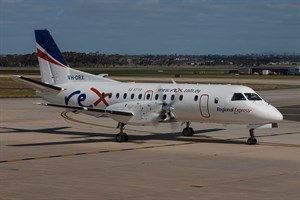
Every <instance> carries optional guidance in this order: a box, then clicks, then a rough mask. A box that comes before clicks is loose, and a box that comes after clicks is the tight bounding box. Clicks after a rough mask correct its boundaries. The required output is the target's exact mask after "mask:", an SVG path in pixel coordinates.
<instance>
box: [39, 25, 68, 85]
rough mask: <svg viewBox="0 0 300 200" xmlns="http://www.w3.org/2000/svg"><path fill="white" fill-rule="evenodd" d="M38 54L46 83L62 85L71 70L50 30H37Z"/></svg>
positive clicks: (43, 79)
mask: <svg viewBox="0 0 300 200" xmlns="http://www.w3.org/2000/svg"><path fill="white" fill-rule="evenodd" d="M35 39H36V47H37V54H38V60H39V66H40V72H41V78H42V81H43V82H44V83H48V84H52V85H55V84H60V83H64V82H66V81H65V80H64V79H65V77H66V76H67V75H68V74H69V68H68V66H67V64H66V62H65V60H64V58H63V56H62V54H61V52H60V50H59V49H58V47H57V45H56V43H55V41H54V40H53V38H52V36H51V35H50V33H49V31H48V30H35Z"/></svg>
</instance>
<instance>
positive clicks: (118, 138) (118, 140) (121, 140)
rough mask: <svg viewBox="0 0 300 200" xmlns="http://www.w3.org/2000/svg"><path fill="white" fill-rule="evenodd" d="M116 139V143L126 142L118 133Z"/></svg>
mask: <svg viewBox="0 0 300 200" xmlns="http://www.w3.org/2000/svg"><path fill="white" fill-rule="evenodd" d="M115 139H116V142H124V141H125V137H124V135H123V134H121V133H118V134H117V135H116V137H115Z"/></svg>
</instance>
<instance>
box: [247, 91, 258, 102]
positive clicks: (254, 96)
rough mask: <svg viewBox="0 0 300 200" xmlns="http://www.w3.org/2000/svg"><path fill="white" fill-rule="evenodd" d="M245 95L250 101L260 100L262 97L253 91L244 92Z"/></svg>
mask: <svg viewBox="0 0 300 200" xmlns="http://www.w3.org/2000/svg"><path fill="white" fill-rule="evenodd" d="M245 96H246V97H247V99H248V100H250V101H261V100H262V99H261V98H260V97H259V96H258V95H257V94H255V93H245Z"/></svg>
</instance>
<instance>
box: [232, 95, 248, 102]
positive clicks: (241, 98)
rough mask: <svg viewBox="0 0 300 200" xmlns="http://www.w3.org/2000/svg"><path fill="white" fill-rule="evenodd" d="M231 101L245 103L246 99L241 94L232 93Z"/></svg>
mask: <svg viewBox="0 0 300 200" xmlns="http://www.w3.org/2000/svg"><path fill="white" fill-rule="evenodd" d="M231 101H246V98H245V96H244V95H243V94H242V93H234V94H233V96H232V98H231Z"/></svg>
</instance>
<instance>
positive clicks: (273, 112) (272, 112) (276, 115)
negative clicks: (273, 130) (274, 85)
mask: <svg viewBox="0 0 300 200" xmlns="http://www.w3.org/2000/svg"><path fill="white" fill-rule="evenodd" d="M269 106H270V109H269V114H268V115H269V119H270V120H271V121H272V122H278V121H281V120H283V116H282V114H281V112H279V110H277V109H276V108H275V107H274V106H271V105H269Z"/></svg>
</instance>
